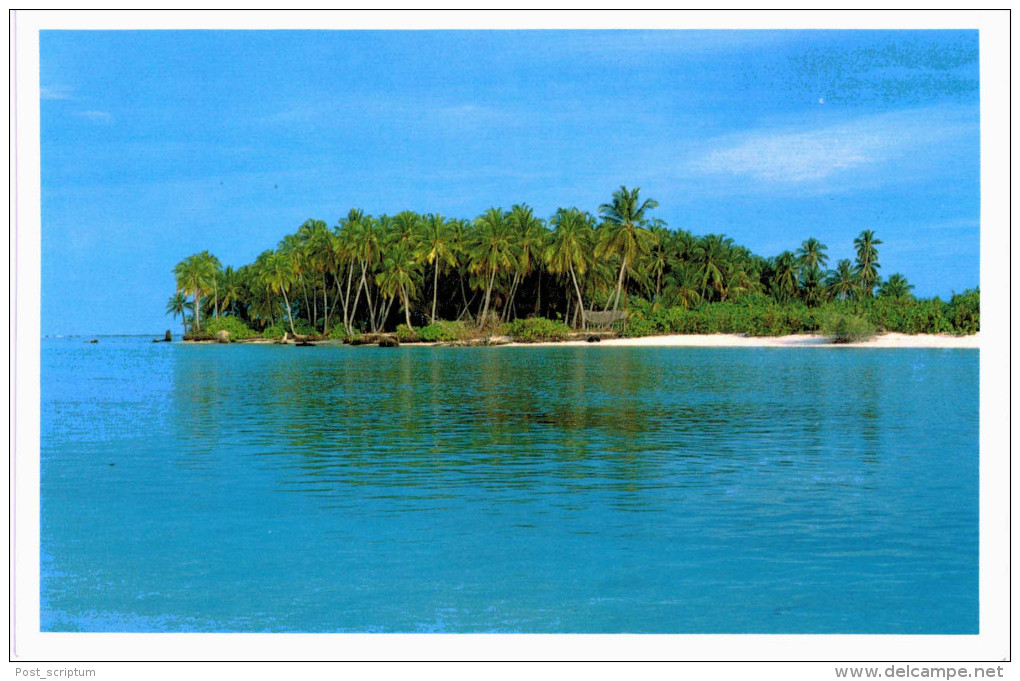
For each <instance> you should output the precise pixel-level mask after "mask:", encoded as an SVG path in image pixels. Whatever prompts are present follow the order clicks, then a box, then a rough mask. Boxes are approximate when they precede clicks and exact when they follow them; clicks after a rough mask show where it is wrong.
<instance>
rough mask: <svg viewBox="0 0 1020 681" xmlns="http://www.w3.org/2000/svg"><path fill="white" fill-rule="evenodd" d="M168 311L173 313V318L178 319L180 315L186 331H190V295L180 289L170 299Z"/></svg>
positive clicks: (167, 305) (167, 306)
mask: <svg viewBox="0 0 1020 681" xmlns="http://www.w3.org/2000/svg"><path fill="white" fill-rule="evenodd" d="M166 313H167V314H169V315H173V317H172V319H176V318H177V317H178V315H179V316H180V318H181V326H183V327H184V333H185V334H187V333H188V297H187V296H186V295H184V294H183V293H182V292H181V291H178V292H177V293H175V294H173V295H172V296H170V300H168V301H167V303H166Z"/></svg>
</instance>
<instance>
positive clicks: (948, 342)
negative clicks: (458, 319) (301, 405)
mask: <svg viewBox="0 0 1020 681" xmlns="http://www.w3.org/2000/svg"><path fill="white" fill-rule="evenodd" d="M489 341H490V343H489V344H485V343H480V344H478V347H512V348H524V347H551V346H568V347H578V346H584V347H670V348H673V347H676V348H680V347H684V348H686V347H690V348H875V349H891V348H892V349H894V348H911V349H921V348H935V349H953V348H960V349H979V348H980V347H981V334H980V332H979V333H975V334H971V335H969V336H952V335H949V334H913V335H912V334H905V333H886V334H881V335H878V336H875V337H874V338H872V339H871V340H868V341H864V342H862V343H832V342H830V341H829V339H828V337H827V336H824V335H821V334H794V335H788V336H745V335H742V334H735V333H715V334H670V335H663V336H641V337H637V338H605V339H602V340H601V341H600V342H598V343H589V342H588V341H587V340H585V339H574V340H565V341H542V342H536V343H522V342H516V341H511V340H510V339H509V338H508V337H506V336H493V337H491V338H490V339H489ZM179 342H184V343H192V344H195V345H206V344H208V345H218V344H219V343H217V342H216V341H179ZM232 344H236V345H294V343H280V342H279V341H277V340H270V339H264V338H257V339H254V338H253V339H250V340H243V341H235V342H234V343H232ZM314 344H315V345H325V346H339V345H347V343H344V341H340V340H321V341H314ZM365 347H376V345H375V344H374V343H372V344H366V345H365ZM401 347H471V346H467V345H465V346H461V345H457V344H456V343H445V342H438V343H401Z"/></svg>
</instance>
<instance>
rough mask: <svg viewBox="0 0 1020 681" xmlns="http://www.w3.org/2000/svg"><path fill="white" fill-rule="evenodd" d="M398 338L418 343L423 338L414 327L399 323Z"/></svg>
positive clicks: (402, 340)
mask: <svg viewBox="0 0 1020 681" xmlns="http://www.w3.org/2000/svg"><path fill="white" fill-rule="evenodd" d="M397 340H398V341H400V342H401V343H417V342H418V341H420V340H421V338H420V337H419V335H418V332H417V331H416V330H415V329H414V328H413V327H410V326H408V325H407V324H397Z"/></svg>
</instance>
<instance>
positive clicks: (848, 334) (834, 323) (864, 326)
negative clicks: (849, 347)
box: [821, 312, 875, 343]
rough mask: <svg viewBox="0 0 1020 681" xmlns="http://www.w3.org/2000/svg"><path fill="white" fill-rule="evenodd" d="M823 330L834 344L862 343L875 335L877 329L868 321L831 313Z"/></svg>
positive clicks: (853, 316) (823, 325) (823, 324)
mask: <svg viewBox="0 0 1020 681" xmlns="http://www.w3.org/2000/svg"><path fill="white" fill-rule="evenodd" d="M821 328H822V332H823V333H824V334H825V335H826V336H828V337H829V340H831V341H832V342H833V343H861V342H864V341H866V340H869V339H870V338H871V337H872V336H874V335H875V327H874V325H873V324H872V323H871V322H869V321H868V320H867V319H864V318H863V317H858V316H856V315H848V314H840V313H838V312H833V313H830V314H829V315H828V317H826V318H825V320H824V321H823V323H822V327H821Z"/></svg>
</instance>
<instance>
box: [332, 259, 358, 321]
mask: <svg viewBox="0 0 1020 681" xmlns="http://www.w3.org/2000/svg"><path fill="white" fill-rule="evenodd" d="M353 278H354V261H353V260H351V266H350V267H349V268H348V269H347V292H346V293H344V297H343V302H344V328H345V329H347V333H350V332H351V317H353V316H354V310H350V311H348V307H349V305H348V303H350V302H351V280H352V279H353ZM337 286H340V282H337ZM359 286H360V285H359Z"/></svg>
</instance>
